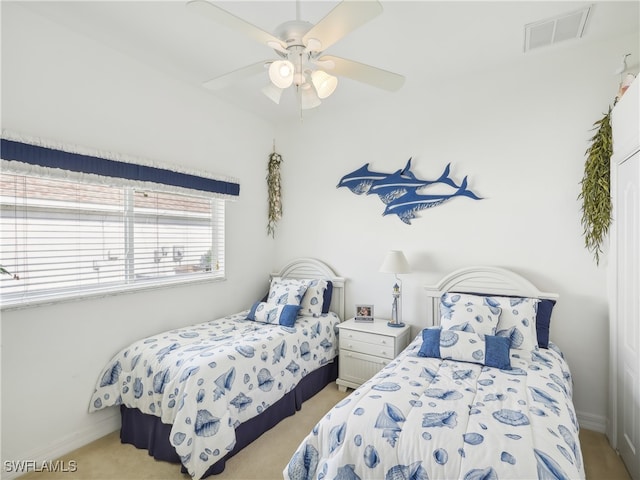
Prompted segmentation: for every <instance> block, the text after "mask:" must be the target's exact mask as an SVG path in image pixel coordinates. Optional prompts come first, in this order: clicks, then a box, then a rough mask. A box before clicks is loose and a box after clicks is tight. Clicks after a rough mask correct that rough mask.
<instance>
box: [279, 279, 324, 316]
mask: <svg viewBox="0 0 640 480" xmlns="http://www.w3.org/2000/svg"><path fill="white" fill-rule="evenodd" d="M274 281H276V282H278V283H280V284H283V285H287V284H289V283H291V284H298V283H304V284H306V285H307V290H306V291H305V293H304V296H303V297H302V301H301V302H300V307H301V308H300V313H299V315H303V316H307V317H319V316H320V315H322V305H323V303H324V292H325V290H326V289H327V281H326V280H322V279H317V278H309V279H301V280H295V279H291V278H281V277H274V278H273V280H272V282H274Z"/></svg>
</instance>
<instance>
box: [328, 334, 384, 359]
mask: <svg viewBox="0 0 640 480" xmlns="http://www.w3.org/2000/svg"><path fill="white" fill-rule="evenodd" d="M354 333H357V332H354ZM378 338H380V337H378ZM382 338H385V337H382ZM381 343H382V342H378V343H377V344H374V343H367V342H361V341H359V340H352V339H350V338H346V339H345V338H342V337H341V338H340V350H348V351H350V352H358V353H365V354H367V355H375V356H377V357H383V358H389V359H392V358H394V357H395V352H394V348H393V339H387V340H386V342H385V343H386V345H381Z"/></svg>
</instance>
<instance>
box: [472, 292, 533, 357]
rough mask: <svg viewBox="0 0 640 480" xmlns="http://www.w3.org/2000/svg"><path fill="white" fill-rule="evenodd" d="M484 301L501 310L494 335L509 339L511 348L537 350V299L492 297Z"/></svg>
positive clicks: (485, 298)
mask: <svg viewBox="0 0 640 480" xmlns="http://www.w3.org/2000/svg"><path fill="white" fill-rule="evenodd" d="M484 301H485V303H486V304H489V305H493V306H497V307H499V308H501V309H502V314H501V315H500V320H499V321H498V328H497V329H496V335H498V336H500V337H509V339H510V340H511V348H514V349H517V350H527V351H531V350H537V349H538V333H537V331H536V316H537V314H538V302H540V300H539V299H537V298H520V297H493V296H492V297H484Z"/></svg>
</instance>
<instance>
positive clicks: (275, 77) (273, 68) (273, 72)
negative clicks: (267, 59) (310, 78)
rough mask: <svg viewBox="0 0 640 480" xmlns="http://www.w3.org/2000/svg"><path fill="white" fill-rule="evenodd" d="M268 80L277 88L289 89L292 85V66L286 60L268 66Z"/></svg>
mask: <svg viewBox="0 0 640 480" xmlns="http://www.w3.org/2000/svg"><path fill="white" fill-rule="evenodd" d="M269 78H270V79H271V82H273V84H274V85H275V86H276V87H278V88H287V87H290V86H291V84H292V83H293V64H292V63H291V62H290V61H288V60H278V61H275V62H272V63H271V65H269Z"/></svg>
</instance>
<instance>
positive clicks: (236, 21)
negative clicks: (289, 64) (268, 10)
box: [187, 0, 287, 53]
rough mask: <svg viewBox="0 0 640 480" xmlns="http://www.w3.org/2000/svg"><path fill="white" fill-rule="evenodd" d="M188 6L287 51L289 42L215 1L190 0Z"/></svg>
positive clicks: (275, 47)
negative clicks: (221, 6)
mask: <svg viewBox="0 0 640 480" xmlns="http://www.w3.org/2000/svg"><path fill="white" fill-rule="evenodd" d="M187 7H189V8H191V9H192V10H194V11H197V12H199V13H200V14H202V15H204V16H205V17H207V18H209V19H210V20H213V21H214V22H217V23H219V24H221V25H226V26H227V27H229V28H232V29H234V30H236V31H239V32H242V33H244V34H245V35H247V36H249V37H251V38H253V39H254V40H257V41H258V42H260V43H264V44H265V45H268V46H270V47H271V48H274V49H276V50H280V51H282V52H285V53H286V51H287V50H286V47H287V44H286V43H284V42H283V41H282V40H280V39H279V38H278V37H275V36H274V35H271V34H270V33H269V32H266V31H265V30H262V29H261V28H259V27H256V26H255V25H254V24H252V23H249V22H247V21H246V20H243V19H242V18H240V17H236V16H235V15H234V14H232V13H230V12H227V11H226V10H224V9H223V8H220V7H218V6H217V5H214V4H213V3H210V2H207V1H206V0H191V1H190V2H187ZM278 47H279V48H278Z"/></svg>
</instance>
